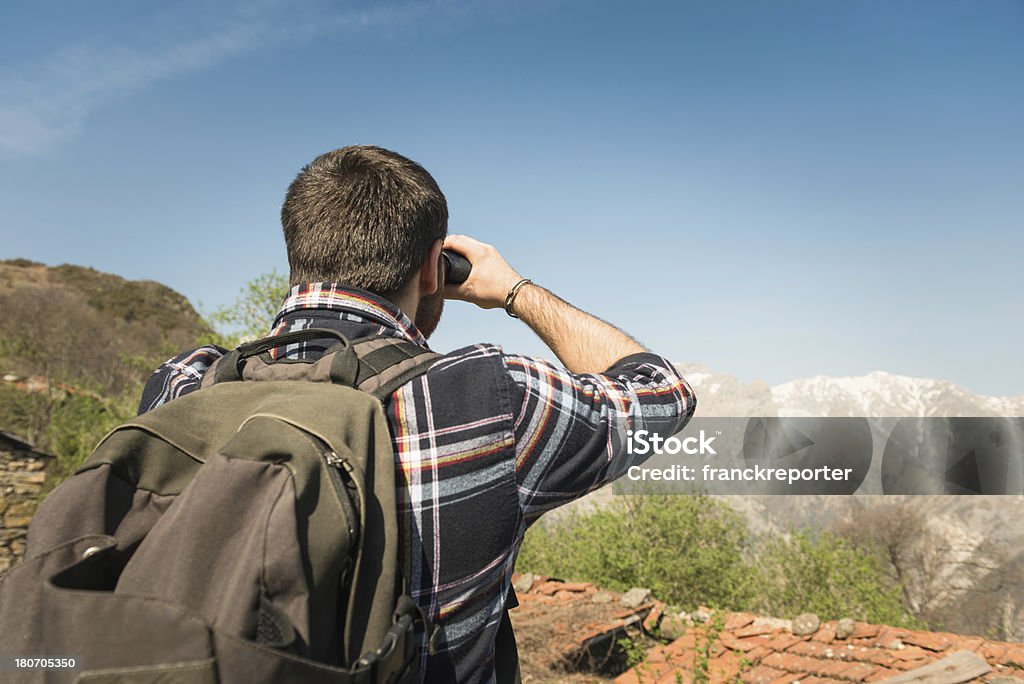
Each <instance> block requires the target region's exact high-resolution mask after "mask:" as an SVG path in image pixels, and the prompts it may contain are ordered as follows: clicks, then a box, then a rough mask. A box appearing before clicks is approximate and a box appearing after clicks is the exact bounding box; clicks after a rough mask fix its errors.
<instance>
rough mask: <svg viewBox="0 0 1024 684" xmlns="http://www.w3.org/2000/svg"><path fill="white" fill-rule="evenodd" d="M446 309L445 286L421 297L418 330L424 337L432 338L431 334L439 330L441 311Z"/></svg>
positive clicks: (417, 320)
mask: <svg viewBox="0 0 1024 684" xmlns="http://www.w3.org/2000/svg"><path fill="white" fill-rule="evenodd" d="M443 310H444V288H443V287H439V288H437V292H435V293H434V294H432V295H427V296H426V297H422V298H420V305H419V307H418V308H417V309H416V320H415V321H413V322H414V323H415V324H416V328H417V330H419V331H420V333H421V334H422V335H423V337H425V338H427V339H430V336H431V335H432V334H433V333H434V331H435V330H437V324H438V323H440V322H441V312H442V311H443Z"/></svg>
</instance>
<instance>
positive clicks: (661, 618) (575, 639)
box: [511, 575, 1024, 684]
mask: <svg viewBox="0 0 1024 684" xmlns="http://www.w3.org/2000/svg"><path fill="white" fill-rule="evenodd" d="M513 586H514V588H515V589H516V596H517V598H518V600H519V604H520V605H519V607H518V608H516V609H515V610H513V611H512V612H511V616H512V621H513V625H514V626H515V628H516V634H517V638H518V639H519V641H520V656H521V659H522V661H523V662H524V674H525V673H527V672H530V671H531V668H533V670H532V671H533V672H534V673H536V672H538V669H537V668H548V669H549V671H550V672H551V673H552V678H555V677H556V676H557V675H556V674H555V673H558V672H562V673H565V672H590V673H595V674H602V673H603V674H605V675H606V676H607V673H609V672H612V673H614V672H622V670H623V669H624V667H625V663H624V662H623V658H626V657H629V656H630V654H624V653H623V644H624V637H636V636H639V635H641V634H643V635H646V636H647V637H650V638H651V639H653V640H652V641H649V642H648V643H657V642H661V643H660V645H656V646H654V647H653V648H651V649H650V650H648V651H647V653H646V656H645V657H643V660H642V662H640V663H639V664H636V665H634V666H633V667H630V668H629V669H628V670H626V671H625V672H622V674H620V675H619V676H618V677H617V678H616V679H615V680H614V681H615V682H616V683H617V684H655V683H657V684H677V683H678V684H690V683H691V682H693V681H694V676H695V672H697V671H698V670H699V671H700V672H701V674H702V677H703V679H702V680H703V681H710V682H744V683H745V684H848V683H849V682H880V681H885V680H888V679H890V678H893V677H897V676H899V675H902V674H904V673H907V672H910V671H914V670H917V669H919V668H921V667H923V666H928V665H930V664H932V663H934V662H936V661H938V660H941V659H944V658H946V657H947V656H951V655H952V654H954V653H961V652H966V654H964V653H961V656H962V657H963V658H966V657H967V655H968V654H972V655H970V658H971V662H973V663H974V666H975V669H979V670H985V672H983V673H982V674H979V675H976V676H972V677H968V678H960V679H957V680H956V681H958V682H989V683H992V684H995V683H997V682H998V683H999V684H1010V683H1017V684H1024V644H1015V643H1005V642H996V641H989V640H986V639H983V638H981V637H975V636H961V635H957V634H950V633H941V632H925V631H915V630H908V629H900V628H895V627H888V626H884V625H870V624H865V623H861V622H854V621H853V620H848V619H844V620H839V621H827V622H823V621H820V620H819V619H818V618H817V616H814V615H810V614H808V615H801V616H798V617H797V618H795V619H793V620H779V619H774V618H767V617H762V616H757V615H752V614H749V613H719V614H716V613H715V612H714V611H711V610H709V609H706V608H701V609H698V610H697V611H694V612H692V613H689V614H686V613H682V614H673V613H669V612H667V608H666V606H665V605H664V604H663V603H662V602H660V601H657V600H655V599H654V598H653V597H651V593H650V592H649V591H647V590H644V589H632V590H630V591H629V592H626V593H625V594H619V593H615V592H609V591H604V590H602V589H600V588H598V587H596V586H594V585H593V584H591V583H588V582H562V581H560V580H555V579H550V578H546V577H535V576H533V575H516V576H515V577H514V578H513ZM642 655H643V654H642V653H641V656H642ZM632 657H633V658H634V662H635V657H636V654H635V653H634V654H632ZM525 679H526V677H524V680H525ZM533 679H535V680H537V681H542V680H543V678H542V677H540V676H538V675H536V674H534V676H533ZM698 679H701V678H700V677H698Z"/></svg>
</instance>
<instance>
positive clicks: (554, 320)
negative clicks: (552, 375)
mask: <svg viewBox="0 0 1024 684" xmlns="http://www.w3.org/2000/svg"><path fill="white" fill-rule="evenodd" d="M512 311H513V313H515V315H516V316H518V317H519V318H520V319H522V321H523V322H524V323H526V324H527V325H528V326H530V328H531V329H532V330H533V331H534V332H535V333H537V336H538V337H540V338H541V339H542V340H544V343H545V344H546V345H547V346H548V347H550V348H551V351H553V352H554V353H555V356H557V357H558V360H559V361H561V362H562V365H564V366H565V367H566V368H567V369H569V371H570V372H572V373H601V372H603V371H605V370H607V369H608V368H610V367H611V366H612V365H614V364H615V362H616V361H618V360H619V359H621V358H623V357H625V356H629V355H630V354H637V353H640V352H643V351H646V350H645V349H644V348H643V347H642V346H640V344H639V343H637V341H636V340H634V339H633V338H631V337H630V336H629V335H627V334H626V333H624V332H622V331H621V330H619V329H618V328H616V327H615V326H613V325H611V324H610V323H607V322H605V321H602V320H601V319H600V318H597V317H596V316H592V315H590V314H588V313H587V312H585V311H582V310H580V309H577V308H576V307H574V306H573V305H572V304H570V303H569V302H567V301H565V300H564V299H562V298H560V297H558V296H557V295H555V294H553V293H552V292H550V291H548V290H546V289H544V288H543V287H540V286H539V285H534V284H532V283H531V284H529V285H526V286H525V287H523V288H522V289H521V290H520V291H519V292H518V293H517V294H516V298H515V303H514V304H513V307H512Z"/></svg>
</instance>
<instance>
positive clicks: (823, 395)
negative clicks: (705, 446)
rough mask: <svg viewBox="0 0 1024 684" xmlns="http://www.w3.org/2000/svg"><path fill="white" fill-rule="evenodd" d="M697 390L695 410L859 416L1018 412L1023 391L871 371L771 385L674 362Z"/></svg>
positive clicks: (711, 413) (725, 413) (718, 414)
mask: <svg viewBox="0 0 1024 684" xmlns="http://www.w3.org/2000/svg"><path fill="white" fill-rule="evenodd" d="M677 367H678V368H679V369H680V370H681V371H682V372H683V374H684V375H685V377H686V379H687V380H688V381H689V382H690V384H691V385H693V388H694V390H695V391H696V393H697V415H698V416H703V417H737V418H742V417H752V416H782V417H801V416H811V417H819V416H862V417H866V418H905V417H951V418H952V417H962V416H1024V395H1021V396H1017V397H990V396H986V395H982V394H977V393H974V392H971V391H970V390H968V389H966V388H964V387H961V386H960V385H957V384H955V383H952V382H948V381H945V380H932V379H928V378H913V377H909V376H905V375H895V374H892V373H885V372H882V371H875V372H873V373H869V374H868V375H863V376H857V377H834V376H827V375H816V376H814V377H812V378H805V379H800V380H793V381H790V382H785V383H782V384H780V385H776V386H774V387H770V386H769V385H767V384H766V383H763V382H760V381H757V382H752V383H742V382H740V381H739V380H738V379H737V378H735V377H734V376H731V375H728V374H726V373H714V372H711V371H710V370H708V369H707V368H705V367H704V366H700V365H696V364H677Z"/></svg>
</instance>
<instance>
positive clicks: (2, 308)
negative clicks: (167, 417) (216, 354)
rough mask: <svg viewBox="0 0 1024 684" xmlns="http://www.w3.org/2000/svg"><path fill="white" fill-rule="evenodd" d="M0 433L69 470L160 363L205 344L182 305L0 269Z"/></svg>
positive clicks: (147, 294)
mask: <svg viewBox="0 0 1024 684" xmlns="http://www.w3.org/2000/svg"><path fill="white" fill-rule="evenodd" d="M0 312H2V315H0V377H2V378H3V382H0V429H3V430H8V431H10V432H13V433H16V434H19V435H21V436H22V437H25V438H27V439H28V440H29V441H31V442H32V443H33V444H34V445H35V446H36V447H37V448H39V449H41V450H43V451H49V452H50V453H53V454H55V455H56V456H57V457H58V459H59V463H60V464H61V470H62V471H64V472H67V471H68V470H70V469H73V468H74V467H76V466H77V464H78V463H79V462H80V461H81V459H83V458H84V457H85V456H86V455H87V454H88V453H89V451H91V449H92V447H93V446H94V445H95V442H96V440H98V439H99V438H100V437H101V436H102V435H103V434H104V433H105V432H106V430H108V429H109V428H110V427H111V426H113V425H115V424H117V423H118V422H121V421H123V420H124V419H126V418H127V417H129V416H130V415H132V414H133V413H134V410H135V407H136V406H137V404H138V400H139V395H140V392H141V389H142V384H143V383H144V382H145V379H146V378H147V377H148V376H149V374H150V373H151V372H152V371H153V369H154V368H155V367H156V366H157V365H158V364H159V363H160V362H161V361H163V360H164V359H166V358H167V357H169V356H171V355H173V354H175V353H177V352H179V351H181V350H183V349H186V348H188V347H191V346H195V344H196V341H197V339H198V338H199V337H201V336H209V335H210V333H211V329H210V326H209V325H208V324H207V323H206V321H204V320H203V319H202V317H201V316H200V315H199V314H198V313H196V311H195V309H194V308H193V307H192V305H191V304H189V302H188V300H187V299H185V297H183V296H182V295H180V294H179V293H177V292H175V291H174V290H172V289H170V288H169V287H166V286H165V285H161V284H160V283H156V282H153V281H146V280H142V281H132V280H125V279H124V278H121V277H119V276H116V275H111V274H109V273H101V272H100V271H96V270H94V269H91V268H84V267H81V266H72V265H68V264H64V265H61V266H53V267H51V266H46V265H44V264H39V263H36V262H32V261H28V260H25V259H13V260H7V261H0Z"/></svg>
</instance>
